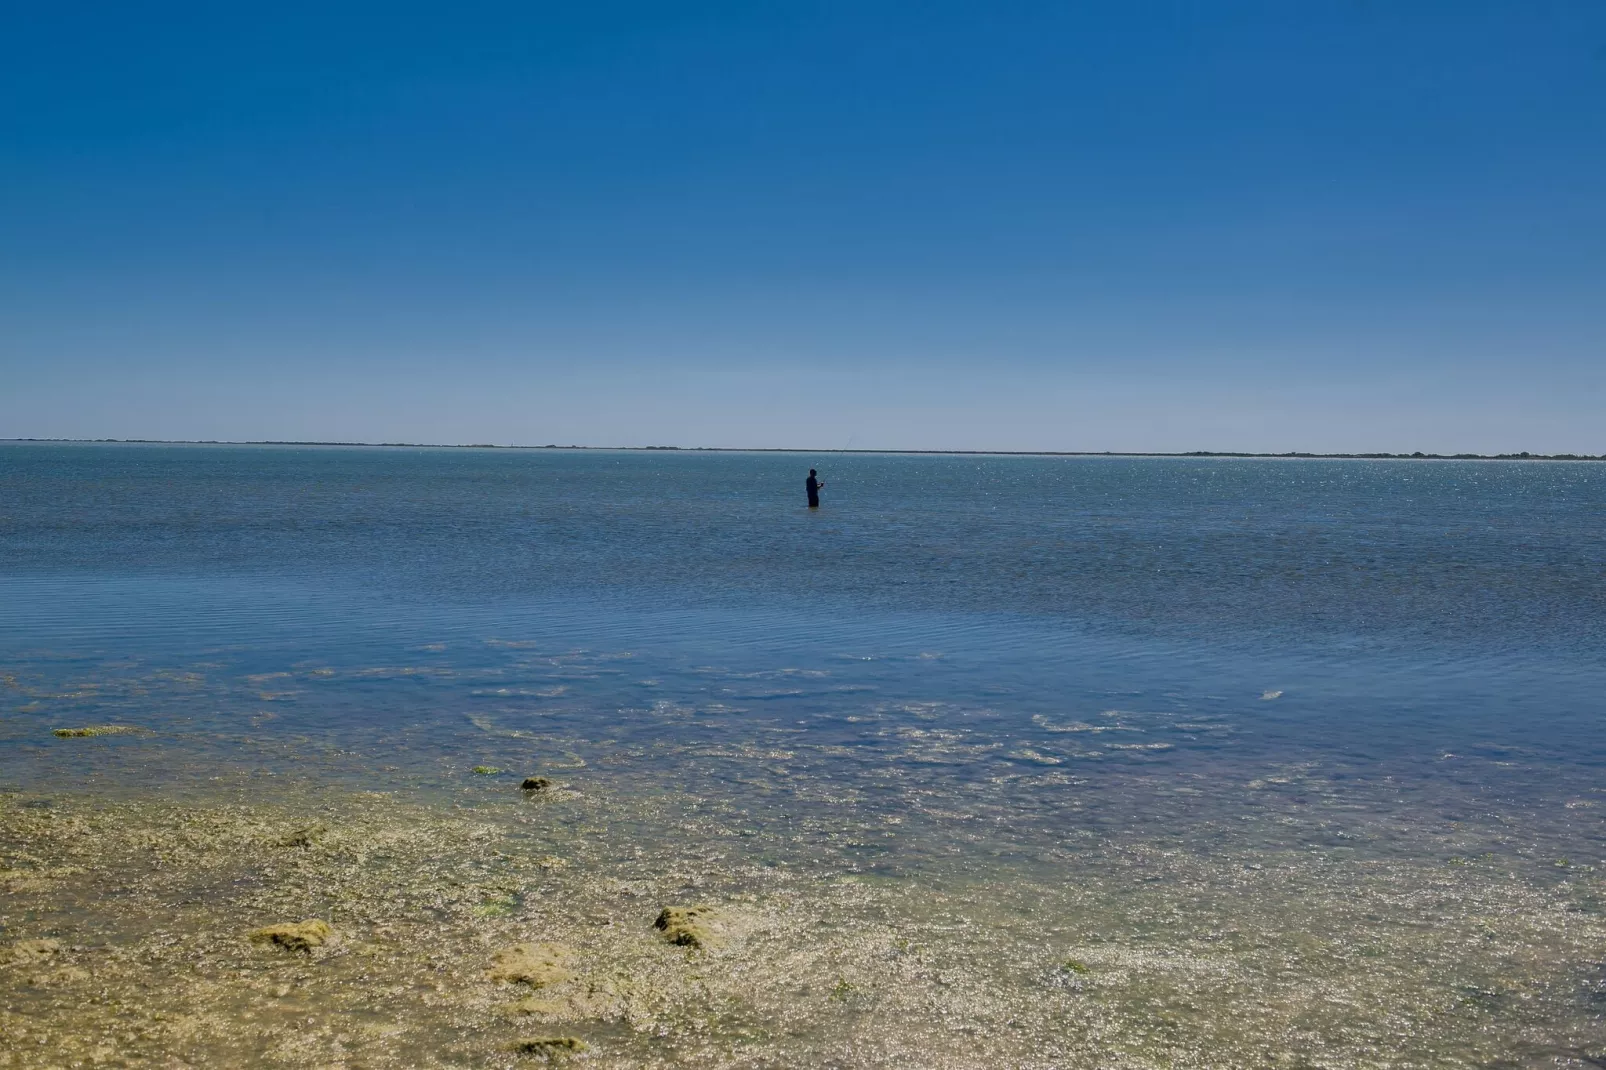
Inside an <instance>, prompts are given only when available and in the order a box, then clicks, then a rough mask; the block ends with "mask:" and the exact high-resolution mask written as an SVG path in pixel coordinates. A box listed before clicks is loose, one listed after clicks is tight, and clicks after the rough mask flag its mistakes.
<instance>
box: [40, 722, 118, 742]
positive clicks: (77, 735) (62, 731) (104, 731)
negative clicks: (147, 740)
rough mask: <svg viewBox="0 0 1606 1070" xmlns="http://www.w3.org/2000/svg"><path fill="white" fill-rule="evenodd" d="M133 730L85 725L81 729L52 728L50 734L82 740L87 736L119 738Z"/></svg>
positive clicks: (115, 725)
mask: <svg viewBox="0 0 1606 1070" xmlns="http://www.w3.org/2000/svg"><path fill="white" fill-rule="evenodd" d="M132 731H133V729H132V728H130V727H129V726H128V725H126V724H97V725H86V726H85V727H83V728H53V729H51V730H50V734H51V735H53V736H60V737H61V738H62V739H84V738H86V737H88V736H120V735H122V734H123V733H125V732H132Z"/></svg>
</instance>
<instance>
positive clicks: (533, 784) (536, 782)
mask: <svg viewBox="0 0 1606 1070" xmlns="http://www.w3.org/2000/svg"><path fill="white" fill-rule="evenodd" d="M519 787H520V788H522V789H523V790H525V791H549V790H551V788H552V781H550V780H548V779H547V778H546V777H544V776H527V777H525V778H524V783H522V784H520V785H519Z"/></svg>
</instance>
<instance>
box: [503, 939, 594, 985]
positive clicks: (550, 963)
mask: <svg viewBox="0 0 1606 1070" xmlns="http://www.w3.org/2000/svg"><path fill="white" fill-rule="evenodd" d="M571 957H572V956H571V953H570V951H569V949H568V948H566V947H562V946H560V945H558V944H516V945H514V946H513V947H509V948H504V949H503V950H501V951H498V952H497V953H496V954H495V955H493V956H491V968H490V969H489V970H487V971H486V973H485V975H486V976H487V977H489V978H490V979H491V980H493V981H514V982H518V983H520V984H526V985H529V986H530V987H531V988H541V987H544V986H546V985H555V984H561V983H562V982H564V981H567V980H568V979H569V978H571V977H573V976H574V973H573V972H572V971H570V970H569V968H568V965H567V964H568V962H569V960H570V958H571Z"/></svg>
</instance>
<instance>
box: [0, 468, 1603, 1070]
mask: <svg viewBox="0 0 1606 1070" xmlns="http://www.w3.org/2000/svg"><path fill="white" fill-rule="evenodd" d="M820 463H822V462H821V461H820V460H819V459H811V458H808V457H801V456H790V455H775V454H759V455H740V454H704V455H696V454H675V453H666V454H665V453H652V454H642V453H606V452H569V451H546V450H543V451H490V450H413V449H397V450H375V449H342V448H291V447H158V446H110V445H108V446H87V445H32V444H27V445H6V446H0V564H3V570H0V689H3V690H0V699H3V702H4V707H3V709H4V713H3V718H0V744H3V745H0V778H3V781H0V782H3V784H4V787H5V789H6V790H7V791H8V792H9V794H8V795H7V796H6V799H5V802H4V804H3V807H0V852H4V854H3V856H0V871H3V872H0V877H3V879H5V880H6V881H7V882H8V884H7V888H8V891H9V895H8V897H7V899H6V901H5V906H4V907H3V908H0V924H3V926H4V929H3V931H0V942H4V943H6V944H10V945H13V946H22V945H21V944H20V943H19V942H26V941H30V940H41V939H46V940H56V941H57V942H58V945H59V946H57V947H55V948H51V949H46V950H42V951H37V953H29V954H28V955H22V954H21V953H17V954H14V955H13V958H15V959H16V961H14V962H13V963H12V964H11V965H10V966H7V967H0V984H4V985H8V986H10V989H11V992H10V998H9V999H8V1002H7V1007H8V1009H7V1011H6V1012H5V1013H6V1017H5V1019H4V1020H3V1022H0V1024H3V1025H4V1027H5V1028H6V1030H7V1031H8V1033H15V1034H16V1035H17V1036H24V1035H25V1037H26V1038H27V1039H26V1042H24V1043H19V1044H16V1045H13V1047H12V1051H11V1053H10V1054H8V1055H4V1056H0V1065H6V1063H5V1062H4V1061H3V1060H5V1059H10V1060H12V1062H11V1065H57V1064H58V1063H57V1062H55V1061H52V1060H59V1064H60V1065H68V1064H70V1063H73V1062H81V1063H88V1062H92V1061H94V1060H96V1059H99V1060H101V1061H103V1062H117V1061H123V1062H125V1063H137V1064H141V1065H144V1064H150V1065H170V1064H173V1063H174V1062H175V1061H189V1062H195V1063H202V1064H204V1063H206V1062H208V1061H211V1062H219V1061H233V1062H241V1061H245V1062H249V1061H253V1060H258V1061H271V1062H282V1063H286V1064H288V1065H318V1066H325V1065H351V1066H370V1065H371V1066H381V1065H396V1066H411V1065H442V1066H478V1065H485V1066H491V1065H504V1064H507V1065H512V1064H516V1063H519V1062H524V1061H529V1060H531V1059H537V1060H539V1059H540V1058H542V1057H543V1056H542V1055H539V1054H536V1055H529V1054H514V1053H511V1052H510V1051H509V1050H508V1048H509V1045H511V1044H513V1043H515V1042H516V1041H517V1040H518V1038H519V1037H527V1036H532V1035H553V1036H557V1035H563V1036H571V1035H572V1036H575V1037H577V1038H580V1039H582V1040H584V1041H585V1042H586V1043H587V1044H588V1045H589V1048H588V1049H587V1050H586V1051H585V1052H582V1053H579V1054H576V1055H573V1056H565V1055H560V1054H553V1055H552V1058H555V1059H562V1058H573V1059H576V1060H585V1061H589V1062H592V1063H596V1064H598V1065H620V1066H637V1065H654V1064H661V1065H687V1064H693V1063H698V1064H711V1065H732V1066H771V1065H774V1066H792V1065H840V1066H856V1065H908V1066H937V1065H943V1066H981V1065H1021V1066H1026V1065H1034V1066H1112V1065H1120V1066H1160V1065H1190V1066H1192V1065H1196V1066H1220V1065H1289V1066H1302V1065H1320V1066H1385V1065H1387V1066H1406V1065H1421V1066H1427V1065H1465V1066H1526V1065H1533V1066H1539V1065H1545V1066H1549V1065H1557V1064H1562V1065H1565V1064H1567V1063H1569V1062H1571V1063H1573V1064H1575V1065H1588V1061H1589V1060H1592V1059H1599V1058H1603V1057H1606V1023H1603V1015H1606V965H1603V964H1606V885H1603V883H1602V871H1601V870H1600V869H1599V867H1601V866H1602V865H1606V854H1603V846H1606V840H1603V833H1606V828H1603V826H1602V821H1601V815H1602V809H1603V807H1606V798H1603V795H1606V785H1603V784H1602V782H1601V777H1600V772H1601V768H1602V760H1603V758H1606V739H1603V737H1602V733H1601V731H1600V727H1599V725H1600V715H1601V712H1602V700H1601V698H1600V696H1601V695H1603V694H1606V687H1603V686H1602V685H1603V684H1606V667H1603V666H1606V658H1603V656H1602V655H1603V654H1606V629H1603V628H1602V622H1603V621H1606V613H1603V609H1606V540H1603V537H1602V531H1603V523H1602V522H1603V521H1606V466H1601V465H1593V464H1588V463H1578V464H1572V463H1550V462H1546V463H1487V462H1465V463H1461V462H1431V463H1417V462H1361V461H1343V462H1340V461H1331V462H1329V461H1308V460H1307V461H1286V462H1285V461H1244V460H1238V461H1233V460H1205V459H1198V460H1195V459H1186V460H1182V459H1178V460H1158V459H1155V460H1132V459H1120V458H1076V459H1071V458H977V457H962V458H959V457H947V458H944V457H875V456H840V457H833V458H831V459H830V460H829V467H827V468H826V469H824V470H823V471H822V476H823V478H824V479H825V481H826V483H827V489H826V492H825V497H826V507H825V508H824V509H822V510H820V511H819V512H818V513H812V514H811V513H810V512H808V511H806V510H804V509H801V508H799V507H798V506H799V501H800V499H801V497H802V495H801V487H800V483H801V479H800V478H798V477H799V476H800V474H804V473H806V470H807V468H808V466H809V465H810V464H815V465H818V464H820ZM96 725H116V726H119V727H124V728H127V729H129V730H128V731H124V732H121V733H118V734H112V735H105V736H96V737H88V738H58V737H56V736H54V735H52V734H51V733H52V729H55V728H63V727H68V728H71V727H82V726H96ZM475 767H480V768H482V769H498V770H502V772H493V773H485V772H482V773H476V772H473V769H474V768H475ZM537 774H538V775H542V776H545V777H548V778H550V779H551V780H552V781H553V782H554V785H555V786H554V788H553V789H551V790H550V792H548V793H543V794H542V795H541V796H540V797H539V798H534V797H529V796H528V795H527V793H524V792H521V791H520V789H519V787H518V783H519V781H520V779H521V778H522V777H524V776H526V775H537ZM314 825H321V826H323V829H324V831H323V832H321V833H319V835H318V836H316V837H313V839H314V840H316V842H309V843H306V844H301V845H297V846H284V843H283V841H285V840H286V838H287V836H289V837H290V838H292V839H293V838H294V837H293V836H292V835H291V834H292V833H294V831H295V830H296V829H298V828H306V827H312V826H314ZM690 902H699V903H706V904H708V905H710V906H712V907H714V908H715V909H716V910H717V912H718V916H719V918H720V921H719V925H720V926H721V929H722V935H721V939H720V943H719V946H717V947H710V948H707V949H704V950H701V951H698V950H692V951H688V950H686V949H684V948H677V947H672V946H670V945H668V944H666V943H665V942H664V941H663V940H662V939H661V938H659V936H658V935H657V934H656V933H655V932H654V931H653V930H652V928H651V922H652V920H653V918H654V917H655V916H656V914H657V912H658V909H659V908H660V907H661V906H663V905H666V904H672V903H690ZM302 917H321V918H324V919H325V920H328V921H329V922H330V923H331V924H332V925H333V926H334V927H335V930H336V932H337V934H339V935H338V938H337V940H336V941H335V942H334V943H333V944H332V945H330V946H329V947H327V948H319V949H316V950H315V951H314V952H313V953H311V954H308V955H296V954H290V953H285V952H283V951H275V950H272V949H264V948H262V947H257V946H253V945H251V944H250V943H249V942H248V941H246V940H245V939H244V934H245V933H246V932H248V931H249V930H251V929H253V928H256V927H258V926H260V925H265V924H270V923H274V922H281V921H290V920H300V918H302ZM530 941H541V942H550V943H555V944H560V945H562V946H563V947H564V948H565V949H567V950H566V952H565V953H566V954H568V955H570V959H569V963H570V966H569V972H570V973H572V974H573V975H574V976H573V977H571V978H570V979H568V980H566V981H564V982H563V983H562V984H560V985H557V986H554V987H552V988H551V989H550V990H547V989H541V990H536V991H533V993H532V991H527V990H528V989H529V988H530V986H528V985H519V984H514V985H509V984H507V983H498V982H493V981H490V980H488V979H487V978H486V976H485V971H486V969H487V966H488V963H489V961H490V956H491V955H492V954H493V953H494V951H495V950H496V949H497V948H498V947H504V946H506V945H509V944H512V943H517V942H530ZM30 946H32V945H30ZM1068 964H1073V965H1068ZM287 985H288V986H289V988H288V989H287V990H286V991H287V993H288V994H285V995H279V994H276V993H279V991H280V989H283V988H285V987H286V986H287ZM521 993H522V995H521ZM521 998H523V999H526V1000H528V999H534V1000H535V1001H536V1003H537V1004H540V1007H538V1008H537V1009H536V1010H535V1011H532V1012H530V1013H522V1014H521V1013H516V1012H514V1011H510V1010H509V1008H510V1007H512V1006H513V1005H515V1004H517V1003H518V1002H519V1000H520V999H521ZM89 1007H97V1008H100V1010H97V1011H95V1012H94V1013H90V1012H89V1011H88V1010H86V1008H89ZM158 1014H165V1015H168V1016H169V1018H172V1020H167V1019H158V1018H156V1017H153V1016H154V1015H158ZM175 1015H176V1016H177V1017H176V1018H173V1016H175ZM175 1021H177V1022H178V1023H179V1024H176V1025H175V1024H174V1022H175ZM50 1053H65V1054H50ZM19 1060H20V1061H19Z"/></svg>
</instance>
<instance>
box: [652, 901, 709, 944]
mask: <svg viewBox="0 0 1606 1070" xmlns="http://www.w3.org/2000/svg"><path fill="white" fill-rule="evenodd" d="M717 917H718V914H717V913H716V912H715V910H714V909H713V908H712V907H706V906H690V907H664V909H663V910H662V911H660V912H659V914H658V920H657V921H654V922H653V923H652V927H653V928H654V929H657V930H658V932H659V935H661V936H662V937H663V938H664V939H665V940H667V941H668V942H669V943H671V944H675V945H677V946H680V947H696V948H709V947H714V946H715V945H717V944H718V943H719V942H720V941H719V934H718V932H717V931H715V928H714V922H715V919H716V918H717Z"/></svg>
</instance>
